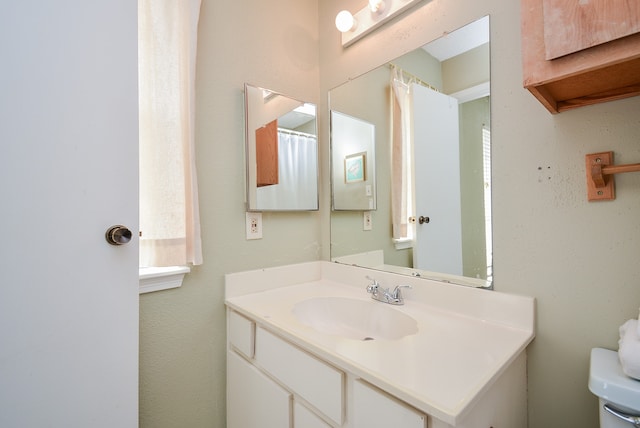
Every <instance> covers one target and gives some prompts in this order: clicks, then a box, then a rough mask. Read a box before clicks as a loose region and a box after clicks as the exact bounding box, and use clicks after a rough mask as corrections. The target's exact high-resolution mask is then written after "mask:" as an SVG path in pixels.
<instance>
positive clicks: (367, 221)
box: [362, 211, 373, 230]
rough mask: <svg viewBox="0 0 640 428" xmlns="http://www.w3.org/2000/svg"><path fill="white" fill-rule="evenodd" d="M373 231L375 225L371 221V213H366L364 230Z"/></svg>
mask: <svg viewBox="0 0 640 428" xmlns="http://www.w3.org/2000/svg"><path fill="white" fill-rule="evenodd" d="M371 229H373V223H372V221H371V211H365V212H364V213H363V218H362V230H371Z"/></svg>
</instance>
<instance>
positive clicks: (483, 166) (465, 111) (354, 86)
mask: <svg viewBox="0 0 640 428" xmlns="http://www.w3.org/2000/svg"><path fill="white" fill-rule="evenodd" d="M488 21H489V17H485V18H483V19H482V20H479V21H478V22H475V23H472V24H473V25H470V26H466V27H463V28H461V29H459V30H456V31H453V32H451V33H448V34H447V35H446V36H444V37H443V38H440V39H438V40H436V41H434V42H432V43H428V44H426V45H425V46H424V47H423V48H419V49H416V50H415V51H412V52H409V53H407V54H406V55H403V56H402V57H400V58H397V59H394V60H393V61H391V62H390V63H389V64H385V65H383V66H381V67H378V68H377V69H374V70H372V71H370V72H368V73H366V74H364V75H362V76H360V77H358V78H356V79H353V80H351V81H349V82H347V83H345V84H344V85H341V86H339V87H337V88H335V89H333V90H331V91H330V94H329V103H330V108H331V109H333V110H338V111H341V112H344V113H346V114H349V115H353V116H356V117H360V118H363V119H365V120H367V121H370V122H371V123H373V124H375V126H376V152H377V154H378V156H377V163H376V168H377V178H378V180H377V185H378V210H377V211H376V212H374V213H373V230H371V231H363V230H362V217H361V215H360V216H359V215H356V214H355V213H340V212H332V214H331V257H332V259H334V260H336V259H338V260H342V261H345V262H347V263H353V260H354V259H356V260H357V263H358V264H364V265H367V266H369V267H375V268H378V269H384V270H391V271H395V272H401V273H408V274H414V275H415V274H420V275H422V276H426V277H430V278H436V279H445V280H447V281H450V282H456V283H464V284H467V285H474V286H482V287H488V286H490V284H491V280H492V262H491V217H490V207H491V202H490V147H489V144H488V143H489V141H490V96H489V90H490V84H489V81H490V71H489V64H490V59H489V23H488ZM474 40H476V41H474ZM394 69H395V70H399V71H396V73H398V72H399V73H402V75H403V79H404V81H405V82H407V84H408V85H417V86H419V87H420V89H421V90H422V89H426V91H427V92H429V91H432V89H436V90H437V91H438V93H439V94H448V95H450V96H452V97H455V98H451V99H452V100H453V103H456V104H457V105H456V110H458V113H457V114H455V117H456V122H455V125H453V127H454V128H455V135H456V137H455V139H456V141H458V144H457V146H456V150H457V151H458V153H455V155H453V156H454V162H457V165H453V166H452V167H451V168H447V169H446V170H444V169H440V170H439V169H438V168H442V164H444V160H442V159H438V158H436V157H434V156H439V155H436V154H434V152H431V154H429V155H419V156H423V157H429V159H417V158H415V157H413V154H414V150H415V147H413V146H412V147H411V149H410V150H409V151H408V152H407V157H408V159H407V164H408V165H409V166H408V167H409V169H410V171H409V173H408V175H409V176H410V177H411V179H409V180H410V181H411V180H413V183H412V184H410V186H412V187H411V188H410V189H409V193H408V195H409V196H405V199H407V202H406V208H405V209H406V212H404V213H402V215H403V216H404V217H405V220H408V219H409V218H410V217H411V218H412V219H414V220H416V221H415V223H410V222H408V223H407V224H406V226H403V225H401V224H399V223H398V220H397V219H398V217H399V215H398V213H396V215H395V218H394V216H393V213H392V211H394V209H393V208H392V207H393V206H394V204H393V203H392V194H395V195H396V196H395V200H396V202H395V204H396V206H397V204H398V202H397V199H398V196H397V195H398V191H397V190H396V191H393V192H392V182H396V181H397V180H396V179H392V175H393V174H397V173H394V172H393V171H395V170H397V168H392V166H391V164H392V157H391V155H390V153H391V151H392V147H391V146H392V141H393V140H394V134H397V132H398V129H400V127H399V126H398V125H397V124H396V125H393V124H392V122H391V119H390V118H391V117H392V116H393V113H392V103H391V100H392V99H394V98H393V97H395V94H394V93H393V91H392V89H391V88H392V86H393V85H392V80H391V78H392V74H393V70H394ZM429 87H431V89H429ZM414 92H424V91H418V90H414ZM411 96H412V97H413V96H414V95H411ZM414 101H415V100H414ZM412 102H413V101H412ZM445 102H447V101H445ZM458 103H459V104H458ZM440 110H441V108H438V110H437V111H440ZM431 116H433V117H435V114H420V113H417V112H416V113H415V114H414V115H413V116H412V119H411V125H410V126H411V127H412V128H413V127H417V124H418V125H420V126H421V127H423V128H424V132H425V133H424V134H423V136H418V135H417V134H416V132H414V131H413V130H412V135H413V138H414V139H415V140H416V141H414V142H413V144H426V143H427V142H431V143H433V142H435V141H441V137H440V136H439V133H440V131H441V129H442V128H444V127H442V126H439V124H438V123H434V122H432V121H430V119H431ZM437 120H440V121H442V120H443V119H437ZM431 131H437V132H436V133H435V134H433V135H430V134H428V132H431ZM421 132H422V131H421ZM414 134H416V135H414ZM421 135H422V134H421ZM431 145H433V144H431ZM443 147H444V148H441V149H442V150H444V151H445V152H450V151H452V150H453V149H452V148H451V147H452V146H449V147H450V148H451V150H449V149H447V148H446V147H447V146H443ZM430 150H431V149H430ZM419 152H420V151H419ZM397 159H398V157H397V155H396V161H397ZM394 163H395V162H394ZM454 170H455V171H458V172H456V177H455V179H454V177H449V178H446V177H445V175H446V173H449V172H451V171H454ZM425 172H430V173H433V174H435V176H432V177H429V178H422V175H423V174H424V173H425ZM427 176H428V175H427ZM428 185H432V187H435V190H437V191H439V192H440V193H441V194H444V195H447V196H448V197H449V198H450V199H451V198H452V197H453V196H452V195H454V194H457V195H459V196H455V198H457V199H458V201H457V205H458V208H456V209H457V211H458V214H457V215H456V216H457V218H458V220H456V224H454V225H450V227H453V229H454V230H455V229H457V230H459V238H456V239H454V238H453V235H450V236H449V238H447V235H445V236H444V237H443V238H437V237H436V236H434V234H433V232H434V231H436V230H439V229H437V228H438V227H440V226H441V225H442V223H444V222H445V220H451V219H452V218H455V217H456V216H454V215H447V214H446V213H447V212H451V211H446V210H445V211H444V214H436V213H437V209H436V208H438V207H440V206H444V203H443V202H442V201H441V202H438V201H437V200H434V199H435V197H433V196H427V197H426V198H424V197H422V199H423V201H422V204H421V203H420V198H421V196H420V195H423V194H429V195H433V191H434V190H433V189H432V190H431V191H429V190H425V189H427V188H428V187H429V186H428ZM447 186H455V189H448V188H447ZM429 192H431V193H429ZM425 199H426V200H425ZM454 202H455V201H454ZM416 205H417V206H418V207H423V208H420V210H421V212H417V211H416ZM396 211H397V209H396ZM407 214H408V215H407ZM402 215H401V216H400V217H402ZM420 217H423V218H427V217H428V218H429V219H430V221H429V222H428V223H426V222H424V223H423V224H420V223H419V222H418V221H417V220H418V219H419V218H420ZM405 222H406V221H405ZM403 227H404V228H406V234H405V235H401V233H400V232H401V231H402V230H404V229H403ZM420 232H425V233H426V236H423V237H422V238H421V239H418V240H416V234H417V233H420ZM437 239H441V241H440V243H436V242H434V241H436V240H437ZM456 240H457V242H458V243H457V244H455V245H456V246H457V249H453V250H452V251H457V252H458V253H459V254H460V258H461V262H460V263H459V264H458V265H457V267H455V268H450V267H446V266H444V265H436V264H430V263H429V262H427V263H425V264H424V265H422V266H421V265H420V264H421V262H419V261H417V260H416V258H417V256H419V254H420V253H421V254H422V255H424V254H430V253H431V254H432V256H429V257H428V259H429V260H430V261H433V260H434V256H433V254H435V255H438V254H440V253H443V252H444V248H445V246H446V245H449V246H451V245H453V244H451V242H452V241H456ZM445 244H446V245H445ZM425 247H426V249H425ZM363 255H371V257H369V258H367V257H364V258H363ZM449 258H450V259H451V258H453V257H449ZM462 276H464V277H466V278H463V277H462Z"/></svg>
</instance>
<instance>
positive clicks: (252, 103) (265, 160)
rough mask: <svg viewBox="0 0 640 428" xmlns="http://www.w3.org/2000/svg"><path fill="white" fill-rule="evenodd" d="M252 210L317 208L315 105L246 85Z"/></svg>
mask: <svg viewBox="0 0 640 428" xmlns="http://www.w3.org/2000/svg"><path fill="white" fill-rule="evenodd" d="M245 131H246V132H245V153H246V168H247V210H248V211H313V210H318V140H317V124H316V106H315V105H313V104H310V103H307V102H304V101H300V100H297V99H294V98H291V97H288V96H285V95H283V94H280V93H278V92H275V91H272V90H268V89H265V88H260V87H257V86H253V85H249V84H245Z"/></svg>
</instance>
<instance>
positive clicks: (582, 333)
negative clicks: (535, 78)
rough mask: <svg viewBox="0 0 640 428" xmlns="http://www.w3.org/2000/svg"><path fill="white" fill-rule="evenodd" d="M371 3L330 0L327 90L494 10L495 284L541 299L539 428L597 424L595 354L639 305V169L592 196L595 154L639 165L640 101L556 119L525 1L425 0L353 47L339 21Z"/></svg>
mask: <svg viewBox="0 0 640 428" xmlns="http://www.w3.org/2000/svg"><path fill="white" fill-rule="evenodd" d="M362 3H364V2H363V1H356V0H348V1H346V0H323V1H321V2H320V3H319V4H320V64H321V65H322V66H321V67H322V68H321V89H322V91H323V92H324V91H326V90H327V89H329V88H332V87H335V86H336V85H337V84H339V83H341V82H343V81H346V80H347V79H348V78H349V77H353V76H357V75H359V74H361V73H362V72H363V71H365V70H367V69H369V68H372V67H375V66H377V65H379V64H381V63H383V62H385V61H387V60H389V59H391V58H394V57H397V56H398V55H400V54H403V53H405V52H407V51H409V50H411V49H413V48H415V47H416V46H418V45H420V44H422V43H423V42H425V41H427V40H429V39H432V38H434V37H437V36H438V35H439V34H442V33H443V32H445V31H448V30H451V29H454V28H457V27H459V26H461V25H462V24H465V23H467V22H470V21H472V20H474V19H476V18H478V17H480V16H482V15H485V14H490V15H491V36H492V39H491V67H492V69H491V74H492V85H491V88H492V100H491V105H492V142H493V216H494V266H495V287H496V289H498V290H501V291H506V292H513V293H519V294H526V295H530V296H534V297H536V299H537V325H536V328H537V337H536V339H535V341H534V342H533V344H532V345H531V346H530V347H529V350H528V353H529V363H528V367H529V421H530V423H529V427H530V428H555V427H558V428H560V427H562V428H573V427H575V428H578V427H579V428H596V427H597V426H598V415H597V401H596V399H595V397H594V396H593V395H591V393H590V392H589V391H588V388H587V380H588V371H589V352H590V350H591V348H593V347H607V348H611V349H615V348H616V347H617V339H618V336H617V335H618V326H619V325H620V324H622V323H623V322H624V321H625V320H626V319H628V318H632V317H635V316H637V314H638V306H640V263H638V258H639V257H640V221H639V220H638V218H639V215H638V214H639V213H640V174H626V175H620V176H618V177H616V184H617V190H618V192H617V193H618V197H617V199H616V200H615V201H612V202H601V203H587V201H586V195H585V178H584V175H585V172H584V155H585V154H587V153H592V152H598V151H605V150H614V151H615V155H616V159H617V161H618V162H620V163H635V162H639V161H640V138H639V137H640V97H635V98H631V99H627V100H621V101H615V102H610V103H606V104H601V105H597V106H591V107H585V108H581V109H578V110H575V111H571V112H566V113H562V114H560V115H557V116H552V115H551V114H549V113H548V112H547V111H546V110H545V109H544V108H543V107H542V106H541V105H540V104H539V103H538V102H537V101H536V100H535V99H534V98H533V96H532V95H530V94H529V93H528V92H527V91H526V90H524V89H523V88H522V84H521V82H522V69H521V58H522V57H521V48H520V40H521V39H520V2H519V1H517V0H512V1H508V2H507V1H504V0H478V1H464V0H433V1H431V2H423V3H421V6H419V7H418V9H415V10H414V12H413V13H412V14H411V15H410V16H407V17H406V18H404V19H403V20H402V22H401V23H398V22H395V23H392V24H391V25H388V26H386V27H385V28H384V29H383V30H382V31H379V32H376V33H375V34H371V35H370V36H369V37H367V38H366V39H364V40H361V41H360V42H357V43H356V44H354V45H352V46H351V47H350V48H348V49H345V50H343V49H342V48H341V47H340V46H339V41H338V40H339V36H338V35H337V34H336V32H335V31H334V30H333V28H332V25H333V24H332V22H331V21H332V19H333V16H335V14H336V12H337V11H338V10H340V9H342V8H348V9H351V10H357V9H359V8H361V7H362ZM323 248H324V247H323Z"/></svg>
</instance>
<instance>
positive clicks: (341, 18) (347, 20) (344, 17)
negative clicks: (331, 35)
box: [336, 10, 358, 33]
mask: <svg viewBox="0 0 640 428" xmlns="http://www.w3.org/2000/svg"><path fill="white" fill-rule="evenodd" d="M357 25H358V23H357V22H356V20H355V18H354V17H353V15H352V14H351V12H349V11H348V10H342V11H340V12H339V13H338V15H336V28H337V29H338V30H339V31H340V32H341V33H346V32H347V31H351V30H354V29H355V28H356V26H357Z"/></svg>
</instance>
